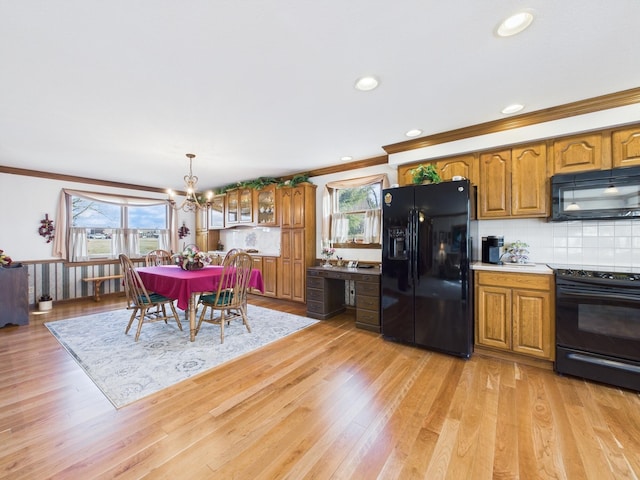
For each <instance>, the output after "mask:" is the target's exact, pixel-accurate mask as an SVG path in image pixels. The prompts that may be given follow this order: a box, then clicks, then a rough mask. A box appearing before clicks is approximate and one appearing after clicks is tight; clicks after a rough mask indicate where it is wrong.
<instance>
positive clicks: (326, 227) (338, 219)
mask: <svg viewBox="0 0 640 480" xmlns="http://www.w3.org/2000/svg"><path fill="white" fill-rule="evenodd" d="M385 186H386V175H375V176H372V177H365V178H356V179H351V180H344V181H341V182H331V183H328V184H327V186H326V195H327V196H328V199H327V201H326V202H325V205H324V210H325V211H323V215H324V217H325V221H324V222H323V241H324V242H325V243H326V242H330V243H331V245H333V246H334V247H338V248H371V247H373V248H380V234H381V217H382V204H381V197H382V189H383V188H384V187H385Z"/></svg>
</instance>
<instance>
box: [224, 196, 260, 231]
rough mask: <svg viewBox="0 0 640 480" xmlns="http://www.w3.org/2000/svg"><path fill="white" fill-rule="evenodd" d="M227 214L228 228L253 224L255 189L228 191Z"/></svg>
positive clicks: (226, 223)
mask: <svg viewBox="0 0 640 480" xmlns="http://www.w3.org/2000/svg"><path fill="white" fill-rule="evenodd" d="M225 212H226V214H225V225H226V226H227V227H231V226H236V225H251V224H253V221H254V218H253V215H254V212H253V189H251V188H241V189H238V190H230V191H228V192H227V204H226V206H225Z"/></svg>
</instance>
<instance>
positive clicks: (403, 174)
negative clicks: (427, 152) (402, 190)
mask: <svg viewBox="0 0 640 480" xmlns="http://www.w3.org/2000/svg"><path fill="white" fill-rule="evenodd" d="M429 163H434V164H435V165H436V168H437V169H438V173H439V174H440V178H442V181H445V182H446V181H449V180H451V179H452V178H453V177H455V176H462V177H465V178H468V179H469V180H470V181H471V183H472V184H474V185H475V184H477V183H478V182H477V177H478V174H477V165H478V161H477V157H476V155H475V154H473V153H469V154H466V155H456V156H455V157H448V158H441V159H439V160H428V161H424V162H416V163H410V164H407V165H401V166H399V167H398V184H399V185H400V186H403V185H413V179H412V177H411V173H410V172H411V170H412V169H414V168H416V167H417V166H418V165H420V164H424V165H426V164H429Z"/></svg>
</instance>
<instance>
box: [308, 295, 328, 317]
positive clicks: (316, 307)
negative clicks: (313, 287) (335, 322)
mask: <svg viewBox="0 0 640 480" xmlns="http://www.w3.org/2000/svg"><path fill="white" fill-rule="evenodd" d="M307 312H313V313H322V314H324V313H327V312H326V309H325V308H324V303H323V302H316V301H313V300H309V298H308V297H307Z"/></svg>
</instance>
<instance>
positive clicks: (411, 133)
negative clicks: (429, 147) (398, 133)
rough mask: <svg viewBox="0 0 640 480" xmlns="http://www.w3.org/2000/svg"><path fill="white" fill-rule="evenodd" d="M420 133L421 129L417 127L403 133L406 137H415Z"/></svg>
mask: <svg viewBox="0 0 640 480" xmlns="http://www.w3.org/2000/svg"><path fill="white" fill-rule="evenodd" d="M421 134H422V130H420V129H418V128H414V129H413V130H409V131H408V132H406V133H405V135H406V136H407V137H417V136H418V135H421Z"/></svg>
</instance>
